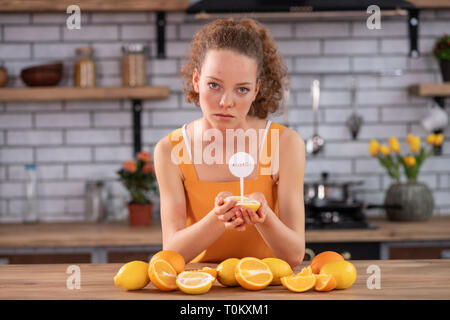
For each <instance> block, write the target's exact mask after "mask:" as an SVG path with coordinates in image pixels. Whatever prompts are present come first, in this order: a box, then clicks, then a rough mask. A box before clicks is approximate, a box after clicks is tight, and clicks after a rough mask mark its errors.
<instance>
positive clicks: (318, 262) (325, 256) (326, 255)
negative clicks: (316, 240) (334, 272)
mask: <svg viewBox="0 0 450 320" xmlns="http://www.w3.org/2000/svg"><path fill="white" fill-rule="evenodd" d="M341 260H345V259H344V257H343V256H341V255H340V254H339V253H337V252H334V251H324V252H321V253H319V254H318V255H317V256H315V257H314V258H313V259H312V261H311V269H312V272H313V273H314V274H318V273H319V272H320V269H321V268H322V267H323V266H324V265H325V264H327V263H328V262H331V261H341Z"/></svg>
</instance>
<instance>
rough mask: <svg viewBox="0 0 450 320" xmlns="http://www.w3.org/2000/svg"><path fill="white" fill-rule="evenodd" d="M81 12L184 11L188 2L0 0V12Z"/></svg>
mask: <svg viewBox="0 0 450 320" xmlns="http://www.w3.org/2000/svg"><path fill="white" fill-rule="evenodd" d="M73 4H75V5H78V6H79V7H80V9H81V11H82V12H83V11H84V12H87V11H91V12H92V11H101V12H132V11H185V10H186V9H187V8H188V7H189V0H125V1H124V0H77V1H74V0H57V1H56V0H0V12H55V11H56V12H61V14H64V13H65V12H66V10H67V7H69V6H70V5H73Z"/></svg>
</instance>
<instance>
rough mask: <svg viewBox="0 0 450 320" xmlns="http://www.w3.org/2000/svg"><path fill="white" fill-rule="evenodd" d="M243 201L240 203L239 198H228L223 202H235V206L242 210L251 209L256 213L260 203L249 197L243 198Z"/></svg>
mask: <svg viewBox="0 0 450 320" xmlns="http://www.w3.org/2000/svg"><path fill="white" fill-rule="evenodd" d="M243 198H244V199H243V201H241V196H229V197H226V198H225V199H224V200H223V202H225V203H227V202H229V201H231V200H236V201H237V203H236V206H241V207H244V208H249V209H253V210H255V211H257V210H258V209H259V207H260V206H261V203H260V202H259V201H256V200H254V199H251V198H249V197H243Z"/></svg>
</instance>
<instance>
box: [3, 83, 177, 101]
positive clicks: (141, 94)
mask: <svg viewBox="0 0 450 320" xmlns="http://www.w3.org/2000/svg"><path fill="white" fill-rule="evenodd" d="M168 97H169V88H168V87H162V86H161V87H154V86H146V87H136V88H125V87H99V88H72V87H30V88H3V89H0V101H55V100H111V99H166V98H168Z"/></svg>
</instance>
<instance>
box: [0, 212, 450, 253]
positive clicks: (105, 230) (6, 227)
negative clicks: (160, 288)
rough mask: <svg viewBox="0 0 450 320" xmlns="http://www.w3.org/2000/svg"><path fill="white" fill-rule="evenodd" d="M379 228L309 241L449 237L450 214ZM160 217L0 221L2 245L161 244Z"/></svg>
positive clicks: (314, 233)
mask: <svg viewBox="0 0 450 320" xmlns="http://www.w3.org/2000/svg"><path fill="white" fill-rule="evenodd" d="M371 222H373V223H374V224H375V225H376V226H378V228H377V229H370V230H369V229H345V230H306V234H305V237H306V242H307V243H318V242H326V243H331V242H388V241H432V240H450V232H449V230H450V216H449V217H434V218H432V219H431V220H429V221H425V222H391V221H388V220H386V219H374V220H371ZM161 244H162V233H161V226H160V223H159V221H157V222H155V223H154V224H153V225H151V226H144V227H131V226H129V225H128V224H126V223H104V224H88V223H41V224H35V225H24V224H0V248H18V247H76V246H88V247H95V246H161Z"/></svg>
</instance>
